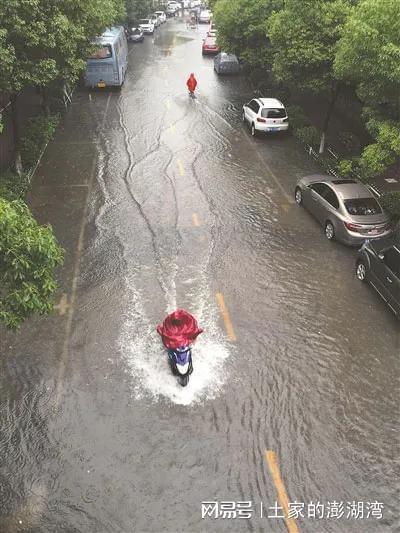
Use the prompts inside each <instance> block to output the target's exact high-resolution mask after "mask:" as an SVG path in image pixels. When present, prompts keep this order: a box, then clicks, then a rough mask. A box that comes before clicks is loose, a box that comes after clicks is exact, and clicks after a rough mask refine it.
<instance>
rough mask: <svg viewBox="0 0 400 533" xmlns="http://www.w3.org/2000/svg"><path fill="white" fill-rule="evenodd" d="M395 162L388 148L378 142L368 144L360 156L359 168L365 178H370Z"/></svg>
mask: <svg viewBox="0 0 400 533" xmlns="http://www.w3.org/2000/svg"><path fill="white" fill-rule="evenodd" d="M394 162H395V157H394V155H393V152H392V151H391V150H390V149H387V148H386V147H385V146H384V145H382V144H380V143H374V144H370V145H368V146H367V147H366V148H365V150H364V151H363V153H362V154H361V157H360V170H361V172H362V174H363V176H364V177H365V178H366V179H367V180H372V179H373V178H375V177H376V176H379V175H380V174H382V173H383V172H384V171H385V170H386V169H387V168H388V167H389V166H390V165H392V164H393V163H394Z"/></svg>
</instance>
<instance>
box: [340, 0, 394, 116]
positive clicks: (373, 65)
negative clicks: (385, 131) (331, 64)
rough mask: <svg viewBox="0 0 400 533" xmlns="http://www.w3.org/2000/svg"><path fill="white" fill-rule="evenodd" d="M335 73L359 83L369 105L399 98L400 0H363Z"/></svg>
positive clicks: (347, 27)
mask: <svg viewBox="0 0 400 533" xmlns="http://www.w3.org/2000/svg"><path fill="white" fill-rule="evenodd" d="M335 72H336V75H337V76H338V77H339V78H342V79H346V80H351V81H353V82H354V83H356V84H358V91H359V94H360V97H361V99H362V100H363V101H364V102H365V103H366V104H367V105H373V106H376V104H379V103H388V102H390V101H391V100H394V101H397V106H398V105H399V104H398V95H399V86H400V2H399V0H361V1H360V2H359V3H358V5H356V7H355V8H354V9H353V10H352V12H351V14H350V17H349V19H348V20H347V22H346V24H345V26H344V30H343V35H342V38H341V39H340V42H339V43H338V49H337V54H336V58H335Z"/></svg>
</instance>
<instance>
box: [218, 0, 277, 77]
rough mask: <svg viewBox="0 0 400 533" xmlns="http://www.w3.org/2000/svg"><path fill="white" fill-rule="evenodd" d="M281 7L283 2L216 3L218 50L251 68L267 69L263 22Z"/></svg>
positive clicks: (238, 0) (229, 0) (222, 0)
mask: <svg viewBox="0 0 400 533" xmlns="http://www.w3.org/2000/svg"><path fill="white" fill-rule="evenodd" d="M282 5H283V0H217V2H216V3H215V9H214V19H215V21H216V23H217V26H218V43H219V45H220V46H221V48H222V49H223V50H225V51H227V52H232V53H234V54H236V55H237V56H239V57H240V58H241V59H242V60H244V61H245V62H246V63H247V64H248V65H249V66H250V67H252V68H262V69H269V68H271V65H272V53H271V46H270V43H269V39H268V38H267V31H266V21H267V20H268V18H269V16H270V15H271V14H272V12H273V11H274V10H277V9H280V8H281V7H282Z"/></svg>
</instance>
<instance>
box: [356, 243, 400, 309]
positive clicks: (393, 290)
mask: <svg viewBox="0 0 400 533" xmlns="http://www.w3.org/2000/svg"><path fill="white" fill-rule="evenodd" d="M356 276H357V278H358V279H359V280H360V281H367V282H368V283H370V284H371V285H372V287H373V288H374V289H375V290H376V292H377V293H378V294H379V295H380V296H381V297H382V298H383V299H384V300H385V302H386V303H387V304H388V305H389V307H390V308H391V309H392V311H393V312H394V313H395V314H396V315H397V317H398V318H400V242H397V241H394V240H393V239H375V240H374V241H370V240H367V241H365V243H364V244H363V245H362V246H361V248H360V250H359V251H358V257H357V261H356Z"/></svg>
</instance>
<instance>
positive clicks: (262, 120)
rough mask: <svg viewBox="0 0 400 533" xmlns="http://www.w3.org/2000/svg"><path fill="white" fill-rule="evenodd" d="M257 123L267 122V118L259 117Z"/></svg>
mask: <svg viewBox="0 0 400 533" xmlns="http://www.w3.org/2000/svg"><path fill="white" fill-rule="evenodd" d="M257 122H267V121H266V120H265V118H260V117H257Z"/></svg>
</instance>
